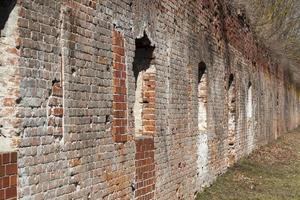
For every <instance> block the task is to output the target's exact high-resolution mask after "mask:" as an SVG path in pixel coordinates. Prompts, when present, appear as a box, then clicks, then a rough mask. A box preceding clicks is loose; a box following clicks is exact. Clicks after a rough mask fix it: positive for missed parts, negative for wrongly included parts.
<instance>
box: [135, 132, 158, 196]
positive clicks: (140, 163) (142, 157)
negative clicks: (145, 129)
mask: <svg viewBox="0 0 300 200" xmlns="http://www.w3.org/2000/svg"><path fill="white" fill-rule="evenodd" d="M135 145H136V154H135V167H136V177H135V180H136V186H137V187H136V192H135V198H136V199H137V200H140V199H154V190H155V163H154V139H153V138H142V137H141V138H138V139H137V140H136V141H135Z"/></svg>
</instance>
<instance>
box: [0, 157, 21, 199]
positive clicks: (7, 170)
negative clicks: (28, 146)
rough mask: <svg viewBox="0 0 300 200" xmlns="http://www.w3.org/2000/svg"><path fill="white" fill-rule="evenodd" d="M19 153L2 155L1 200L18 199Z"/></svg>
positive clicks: (0, 160)
mask: <svg viewBox="0 0 300 200" xmlns="http://www.w3.org/2000/svg"><path fill="white" fill-rule="evenodd" d="M17 171H18V169H17V152H9V153H0V200H12V199H16V198H17Z"/></svg>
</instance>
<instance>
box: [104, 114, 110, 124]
mask: <svg viewBox="0 0 300 200" xmlns="http://www.w3.org/2000/svg"><path fill="white" fill-rule="evenodd" d="M109 122H110V115H105V124H108V123H109Z"/></svg>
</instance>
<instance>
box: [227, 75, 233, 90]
mask: <svg viewBox="0 0 300 200" xmlns="http://www.w3.org/2000/svg"><path fill="white" fill-rule="evenodd" d="M233 80H234V75H233V74H230V75H229V78H228V89H230V87H231V85H232V82H233Z"/></svg>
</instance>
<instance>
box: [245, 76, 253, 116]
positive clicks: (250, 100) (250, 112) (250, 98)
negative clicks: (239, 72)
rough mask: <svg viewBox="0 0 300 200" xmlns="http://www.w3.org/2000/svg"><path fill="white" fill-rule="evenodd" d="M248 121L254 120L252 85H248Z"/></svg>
mask: <svg viewBox="0 0 300 200" xmlns="http://www.w3.org/2000/svg"><path fill="white" fill-rule="evenodd" d="M246 113H247V119H250V118H252V84H251V82H249V83H248V93H247V109H246Z"/></svg>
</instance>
